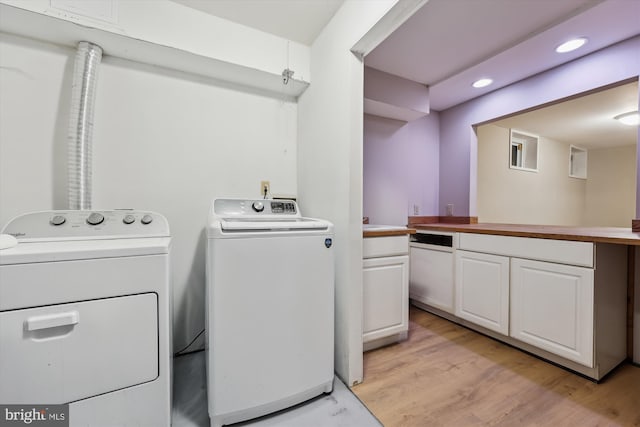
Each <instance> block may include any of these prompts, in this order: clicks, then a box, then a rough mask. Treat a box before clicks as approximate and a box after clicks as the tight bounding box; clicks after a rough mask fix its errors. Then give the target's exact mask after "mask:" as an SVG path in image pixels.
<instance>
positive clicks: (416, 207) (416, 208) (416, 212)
mask: <svg viewBox="0 0 640 427" xmlns="http://www.w3.org/2000/svg"><path fill="white" fill-rule="evenodd" d="M413 214H414V215H420V206H419V205H413Z"/></svg>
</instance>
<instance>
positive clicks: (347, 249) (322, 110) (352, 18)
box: [298, 0, 397, 385]
mask: <svg viewBox="0 0 640 427" xmlns="http://www.w3.org/2000/svg"><path fill="white" fill-rule="evenodd" d="M396 1H397V0H368V1H355V0H347V1H346V2H345V4H344V5H343V6H342V7H341V8H340V9H339V10H338V12H337V13H336V15H335V16H334V17H333V19H332V20H331V21H330V22H329V24H328V25H327V26H326V27H325V28H324V29H323V31H322V32H321V33H320V35H319V36H318V38H317V39H316V40H315V41H314V43H313V45H312V46H311V71H312V74H313V82H312V84H311V86H310V87H309V88H308V89H307V90H306V91H305V92H304V93H303V94H302V96H301V97H300V99H299V101H298V108H299V119H298V120H299V127H298V144H299V145H298V150H299V153H298V187H299V196H300V203H301V206H302V207H303V208H304V209H305V211H304V213H305V214H306V215H310V216H316V217H320V218H327V219H329V220H331V221H332V222H333V223H334V224H335V240H334V242H335V249H336V251H335V255H336V306H335V310H336V315H335V321H336V329H335V332H336V335H335V345H336V348H335V368H336V372H337V373H338V375H339V376H340V377H341V378H342V379H343V380H344V381H345V382H346V383H347V384H348V385H351V384H353V383H356V382H360V381H362V121H363V76H364V66H363V63H362V61H361V60H360V59H359V58H358V57H357V56H355V55H354V54H353V53H351V51H350V49H351V48H352V47H353V46H354V45H355V43H356V42H357V41H358V40H360V38H362V37H363V36H364V35H365V34H366V33H367V32H368V31H369V30H370V29H371V28H372V27H373V26H374V24H376V22H378V21H379V20H380V19H381V17H382V16H383V15H384V14H385V13H387V12H388V11H389V9H391V8H392V7H393V6H394V4H395V3H396Z"/></svg>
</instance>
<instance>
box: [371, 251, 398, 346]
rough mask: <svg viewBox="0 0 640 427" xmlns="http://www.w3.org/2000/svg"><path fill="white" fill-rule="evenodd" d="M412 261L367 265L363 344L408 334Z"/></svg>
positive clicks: (376, 260) (375, 261)
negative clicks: (410, 266)
mask: <svg viewBox="0 0 640 427" xmlns="http://www.w3.org/2000/svg"><path fill="white" fill-rule="evenodd" d="M408 280H409V257H408V256H406V255H405V256H396V257H382V258H371V259H366V260H364V262H363V303H364V304H363V305H364V311H363V327H362V329H363V341H364V342H369V341H373V340H376V339H379V338H383V337H387V336H390V335H395V334H398V333H401V332H405V331H407V329H408V326H409V323H408V322H409V312H408V310H409V295H408V286H407V283H408Z"/></svg>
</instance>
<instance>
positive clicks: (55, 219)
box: [49, 215, 67, 225]
mask: <svg viewBox="0 0 640 427" xmlns="http://www.w3.org/2000/svg"><path fill="white" fill-rule="evenodd" d="M65 222H67V219H66V218H65V217H63V216H62V215H56V216H54V217H53V218H51V219H50V220H49V224H51V225H62V224H64V223H65Z"/></svg>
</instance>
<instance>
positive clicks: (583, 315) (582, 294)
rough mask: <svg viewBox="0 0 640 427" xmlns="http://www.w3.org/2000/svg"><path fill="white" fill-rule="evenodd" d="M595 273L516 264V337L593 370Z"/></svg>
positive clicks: (513, 324)
mask: <svg viewBox="0 0 640 427" xmlns="http://www.w3.org/2000/svg"><path fill="white" fill-rule="evenodd" d="M593 280H594V270H593V269H591V268H584V267H575V266H569V265H562V264H554V263H550V262H540V261H533V260H527V259H519V258H512V259H511V336H512V337H513V338H516V339H518V340H520V341H523V342H526V343H529V344H531V345H534V346H536V347H538V348H541V349H544V350H547V351H549V352H551V353H554V354H557V355H558V356H562V357H565V358H567V359H569V360H573V361H575V362H578V363H580V364H582V365H585V366H588V367H593V363H594V358H593V346H594V310H593V307H594V281H593Z"/></svg>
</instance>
